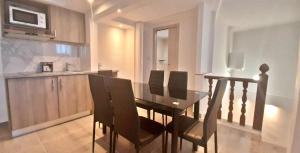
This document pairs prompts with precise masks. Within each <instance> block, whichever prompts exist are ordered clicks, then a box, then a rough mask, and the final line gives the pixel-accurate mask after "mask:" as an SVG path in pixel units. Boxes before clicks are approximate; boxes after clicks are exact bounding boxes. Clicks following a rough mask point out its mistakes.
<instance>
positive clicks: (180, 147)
mask: <svg viewBox="0 0 300 153" xmlns="http://www.w3.org/2000/svg"><path fill="white" fill-rule="evenodd" d="M179 149H180V150H182V138H180V145H179Z"/></svg>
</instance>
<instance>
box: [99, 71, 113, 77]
mask: <svg viewBox="0 0 300 153" xmlns="http://www.w3.org/2000/svg"><path fill="white" fill-rule="evenodd" d="M98 74H99V75H103V76H108V77H113V71H112V70H99V71H98Z"/></svg>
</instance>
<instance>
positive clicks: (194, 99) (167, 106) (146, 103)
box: [132, 83, 208, 153]
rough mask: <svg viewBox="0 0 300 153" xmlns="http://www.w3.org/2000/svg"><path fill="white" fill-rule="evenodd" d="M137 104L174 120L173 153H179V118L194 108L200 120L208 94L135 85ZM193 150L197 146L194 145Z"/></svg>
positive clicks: (195, 115)
mask: <svg viewBox="0 0 300 153" xmlns="http://www.w3.org/2000/svg"><path fill="white" fill-rule="evenodd" d="M132 87H133V92H134V96H135V98H136V99H137V100H136V104H137V106H140V107H150V108H151V109H153V110H155V111H157V112H165V113H166V115H170V116H171V117H172V120H173V133H172V143H171V152H172V153H177V151H178V150H177V146H178V124H179V123H178V118H179V116H180V115H181V114H182V113H183V112H184V111H185V110H186V109H187V108H189V107H192V106H194V111H193V112H194V119H197V120H198V119H199V107H200V105H199V104H200V100H201V99H203V98H204V97H205V96H207V95H208V93H207V92H200V91H194V90H182V89H174V88H173V89H172V88H168V87H159V86H149V85H148V84H144V83H133V85H132ZM193 150H197V145H196V144H193Z"/></svg>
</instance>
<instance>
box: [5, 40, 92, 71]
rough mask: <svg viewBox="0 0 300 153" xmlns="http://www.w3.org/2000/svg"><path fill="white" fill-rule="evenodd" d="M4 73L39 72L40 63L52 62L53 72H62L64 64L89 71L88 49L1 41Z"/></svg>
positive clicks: (23, 41) (51, 43)
mask: <svg viewBox="0 0 300 153" xmlns="http://www.w3.org/2000/svg"><path fill="white" fill-rule="evenodd" d="M1 45H2V52H1V54H2V66H3V72H4V73H17V72H40V71H41V69H40V62H53V70H54V71H64V70H65V67H66V63H69V64H72V67H73V69H74V70H89V58H88V56H89V47H88V46H85V45H70V44H62V43H57V42H49V41H31V40H21V39H8V38H3V39H2V40H1Z"/></svg>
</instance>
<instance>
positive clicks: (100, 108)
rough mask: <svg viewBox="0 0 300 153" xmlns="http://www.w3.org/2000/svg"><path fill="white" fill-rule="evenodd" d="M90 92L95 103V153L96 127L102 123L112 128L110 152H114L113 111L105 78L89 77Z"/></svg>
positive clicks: (98, 76)
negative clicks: (97, 123)
mask: <svg viewBox="0 0 300 153" xmlns="http://www.w3.org/2000/svg"><path fill="white" fill-rule="evenodd" d="M89 82H90V90H91V93H92V97H93V101H94V121H93V152H94V147H95V142H94V141H95V125H96V122H99V123H102V124H104V125H106V126H109V128H110V145H109V152H110V153H111V152H112V132H113V128H114V127H113V110H112V104H111V102H110V98H109V95H108V92H107V90H106V88H105V85H104V79H103V76H100V75H93V74H91V75H89Z"/></svg>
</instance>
